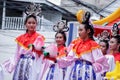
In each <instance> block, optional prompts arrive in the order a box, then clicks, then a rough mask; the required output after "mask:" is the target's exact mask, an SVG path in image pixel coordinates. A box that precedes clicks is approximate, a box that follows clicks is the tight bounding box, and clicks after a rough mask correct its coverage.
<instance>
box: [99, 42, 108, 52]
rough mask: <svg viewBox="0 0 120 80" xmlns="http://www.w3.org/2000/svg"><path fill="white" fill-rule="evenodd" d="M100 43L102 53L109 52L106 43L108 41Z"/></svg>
mask: <svg viewBox="0 0 120 80" xmlns="http://www.w3.org/2000/svg"><path fill="white" fill-rule="evenodd" d="M99 45H100V48H101V50H102V53H103V54H106V52H107V45H106V43H105V42H100V43H99Z"/></svg>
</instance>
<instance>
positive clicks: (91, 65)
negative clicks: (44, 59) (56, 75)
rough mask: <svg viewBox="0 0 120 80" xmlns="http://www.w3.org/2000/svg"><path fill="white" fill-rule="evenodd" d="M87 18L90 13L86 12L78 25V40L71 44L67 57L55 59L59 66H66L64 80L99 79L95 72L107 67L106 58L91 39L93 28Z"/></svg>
mask: <svg viewBox="0 0 120 80" xmlns="http://www.w3.org/2000/svg"><path fill="white" fill-rule="evenodd" d="M89 18H90V13H89V12H86V13H85V16H84V20H83V22H82V24H81V25H80V27H79V36H80V39H79V41H77V42H76V43H75V44H74V45H73V48H72V49H71V51H70V52H69V53H68V55H67V57H62V58H58V59H57V62H58V64H59V66H60V67H61V68H65V67H67V72H66V76H65V79H64V80H99V79H96V73H97V72H102V73H103V72H105V71H107V70H108V69H109V66H108V64H107V59H106V58H105V57H104V56H103V54H102V52H101V50H100V47H99V45H98V44H97V43H96V42H95V41H94V39H93V34H94V30H93V26H92V25H91V24H90V23H89Z"/></svg>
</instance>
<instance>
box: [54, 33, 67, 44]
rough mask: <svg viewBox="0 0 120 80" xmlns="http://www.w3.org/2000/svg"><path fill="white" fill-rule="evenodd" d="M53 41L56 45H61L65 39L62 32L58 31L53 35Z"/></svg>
mask: <svg viewBox="0 0 120 80" xmlns="http://www.w3.org/2000/svg"><path fill="white" fill-rule="evenodd" d="M55 41H56V43H57V45H63V44H65V40H64V37H63V35H62V34H60V33H58V34H57V35H56V37H55Z"/></svg>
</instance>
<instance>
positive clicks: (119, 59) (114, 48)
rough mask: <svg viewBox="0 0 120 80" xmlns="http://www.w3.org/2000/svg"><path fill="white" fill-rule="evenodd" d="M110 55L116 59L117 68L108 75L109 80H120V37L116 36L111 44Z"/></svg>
mask: <svg viewBox="0 0 120 80" xmlns="http://www.w3.org/2000/svg"><path fill="white" fill-rule="evenodd" d="M109 45H110V46H109V48H110V54H112V55H113V56H114V58H115V67H114V69H113V70H112V71H110V72H107V73H106V78H107V79H114V80H118V79H120V73H119V71H120V35H119V34H115V35H114V36H112V37H111V39H110V42H109Z"/></svg>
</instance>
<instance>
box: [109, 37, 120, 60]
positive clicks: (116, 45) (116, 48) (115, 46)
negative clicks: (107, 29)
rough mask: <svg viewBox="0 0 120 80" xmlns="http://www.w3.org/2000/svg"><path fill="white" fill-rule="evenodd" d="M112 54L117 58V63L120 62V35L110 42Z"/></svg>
mask: <svg viewBox="0 0 120 80" xmlns="http://www.w3.org/2000/svg"><path fill="white" fill-rule="evenodd" d="M109 46H110V47H109V48H110V54H112V55H113V56H114V58H115V61H120V35H115V36H112V38H111V39H110V42H109Z"/></svg>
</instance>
